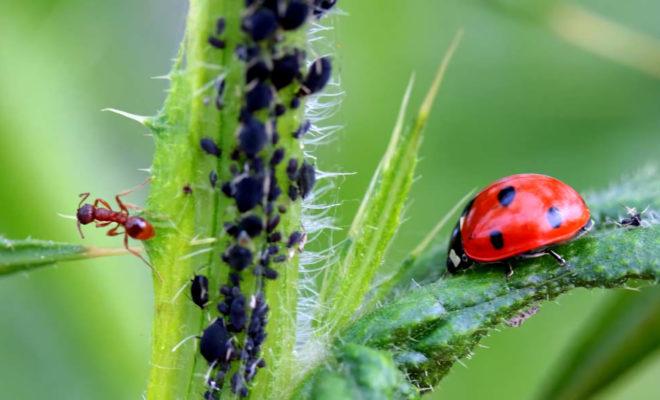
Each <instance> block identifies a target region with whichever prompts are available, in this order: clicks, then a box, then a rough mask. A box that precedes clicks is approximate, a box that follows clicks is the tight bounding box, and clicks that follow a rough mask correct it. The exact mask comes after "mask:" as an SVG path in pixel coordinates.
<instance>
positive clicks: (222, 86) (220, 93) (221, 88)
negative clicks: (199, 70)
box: [215, 77, 227, 110]
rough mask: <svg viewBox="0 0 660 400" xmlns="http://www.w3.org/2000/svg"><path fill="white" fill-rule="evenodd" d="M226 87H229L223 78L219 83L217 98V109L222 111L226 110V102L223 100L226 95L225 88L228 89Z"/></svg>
mask: <svg viewBox="0 0 660 400" xmlns="http://www.w3.org/2000/svg"><path fill="white" fill-rule="evenodd" d="M226 85H227V81H226V80H225V78H224V77H223V78H220V79H219V80H218V83H217V86H218V88H217V95H216V96H215V107H216V108H217V109H218V110H222V109H223V108H224V106H225V103H224V100H223V99H224V95H225V87H226Z"/></svg>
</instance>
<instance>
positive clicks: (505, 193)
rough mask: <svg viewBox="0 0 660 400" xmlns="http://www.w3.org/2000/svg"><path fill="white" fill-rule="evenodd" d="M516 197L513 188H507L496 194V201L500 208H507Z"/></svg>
mask: <svg viewBox="0 0 660 400" xmlns="http://www.w3.org/2000/svg"><path fill="white" fill-rule="evenodd" d="M515 197H516V189H514V187H513V186H507V187H505V188H504V189H502V190H500V191H499V193H497V201H499V202H500V204H501V205H502V207H508V206H509V204H511V202H513V199H514V198H515Z"/></svg>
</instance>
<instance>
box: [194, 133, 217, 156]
mask: <svg viewBox="0 0 660 400" xmlns="http://www.w3.org/2000/svg"><path fill="white" fill-rule="evenodd" d="M199 146H200V147H201V148H202V150H204V151H205V152H206V153H207V154H210V155H212V156H216V157H220V153H221V152H220V148H219V147H218V145H217V144H216V143H215V142H214V141H213V139H211V138H208V137H205V138H202V140H200V141H199Z"/></svg>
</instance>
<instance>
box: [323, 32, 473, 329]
mask: <svg viewBox="0 0 660 400" xmlns="http://www.w3.org/2000/svg"><path fill="white" fill-rule="evenodd" d="M460 37H461V33H460V32H459V33H458V34H457V35H456V37H455V38H454V40H453V41H452V44H451V46H450V48H449V50H448V51H447V53H446V55H445V57H444V59H443V61H442V63H441V65H440V67H439V69H438V72H437V74H436V77H435V79H434V81H433V83H432V85H431V88H430V89H429V91H428V93H427V95H426V98H425V100H424V102H423V103H422V105H421V107H420V109H419V111H418V113H417V117H416V119H415V121H414V123H413V125H412V127H411V128H410V129H409V130H408V131H407V132H405V133H403V126H404V118H405V110H406V108H407V105H408V101H409V99H410V92H411V89H412V79H411V82H410V83H409V85H408V88H407V89H406V94H405V95H404V98H403V102H402V104H401V109H400V111H399V116H398V118H397V122H396V125H395V127H394V131H393V132H392V136H391V139H390V143H389V145H388V148H387V151H386V152H385V155H384V156H383V158H382V160H381V162H380V164H379V165H378V168H377V170H376V172H375V174H374V176H373V178H372V180H371V184H370V185H369V189H368V190H367V193H366V195H365V197H364V199H363V201H362V204H361V205H360V208H359V210H358V212H357V214H356V216H355V218H354V220H353V223H352V225H351V228H350V230H349V232H348V238H347V241H346V242H345V243H344V246H343V248H342V257H341V258H340V261H339V263H338V265H335V266H332V267H330V268H328V269H327V271H328V272H327V274H326V276H325V279H324V281H323V286H322V289H321V293H320V303H321V307H319V309H320V310H321V312H322V313H325V314H322V315H321V316H319V317H318V318H317V319H318V320H319V321H321V323H320V324H321V325H323V326H324V327H325V328H326V329H327V333H330V334H331V335H332V333H336V332H338V331H339V330H341V328H342V327H343V326H345V325H346V324H347V323H348V322H349V321H350V319H351V318H352V317H353V315H354V314H355V312H356V311H357V310H358V309H359V307H360V306H361V304H362V303H363V300H364V298H365V296H366V294H367V293H368V291H369V289H370V287H371V282H372V280H373V277H374V275H375V274H376V272H377V271H378V268H379V267H380V266H381V264H382V261H383V257H384V255H385V253H386V251H387V249H388V247H389V245H390V244H391V242H392V238H393V237H394V234H395V233H396V231H397V229H398V227H399V225H400V223H401V214H402V211H403V207H404V205H405V202H406V200H407V198H408V193H409V191H410V188H411V186H412V182H413V178H414V173H415V166H416V164H417V152H418V150H419V146H420V143H421V140H422V131H423V128H424V126H425V125H426V121H427V119H428V116H429V113H430V109H431V106H432V104H433V101H434V99H435V96H436V95H437V92H438V90H439V88H440V84H441V82H442V79H443V77H444V74H445V72H446V70H447V66H448V64H449V60H450V59H451V56H452V54H453V52H454V50H455V49H456V47H457V46H458V42H459V40H460ZM330 304H331V305H332V306H330Z"/></svg>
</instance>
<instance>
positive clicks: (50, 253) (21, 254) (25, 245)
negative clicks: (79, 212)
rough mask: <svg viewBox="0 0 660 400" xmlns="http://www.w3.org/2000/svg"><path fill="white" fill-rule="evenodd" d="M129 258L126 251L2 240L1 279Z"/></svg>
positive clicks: (49, 242) (54, 243) (39, 241)
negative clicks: (79, 263)
mask: <svg viewBox="0 0 660 400" xmlns="http://www.w3.org/2000/svg"><path fill="white" fill-rule="evenodd" d="M124 254H128V252H127V251H126V250H125V249H101V248H97V247H86V246H81V245H78V244H69V243H58V242H52V241H46V240H35V239H25V240H9V239H5V238H2V237H0V276H2V275H9V274H13V273H16V272H27V271H31V270H33V269H35V268H39V267H45V266H48V265H51V264H55V263H57V262H60V261H74V260H82V259H85V258H93V257H105V256H114V255H124Z"/></svg>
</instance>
